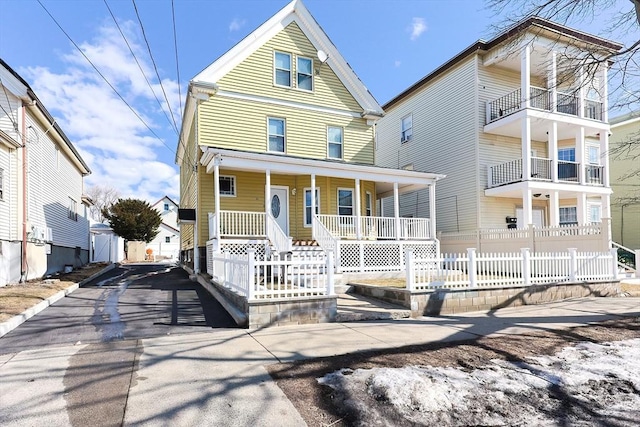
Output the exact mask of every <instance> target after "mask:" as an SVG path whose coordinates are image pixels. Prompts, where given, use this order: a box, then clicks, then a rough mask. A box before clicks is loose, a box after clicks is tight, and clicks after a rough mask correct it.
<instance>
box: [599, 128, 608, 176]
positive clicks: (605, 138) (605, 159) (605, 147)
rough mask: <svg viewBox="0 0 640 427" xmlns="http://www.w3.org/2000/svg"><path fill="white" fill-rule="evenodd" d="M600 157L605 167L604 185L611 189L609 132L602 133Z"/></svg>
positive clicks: (603, 174) (603, 173)
mask: <svg viewBox="0 0 640 427" xmlns="http://www.w3.org/2000/svg"><path fill="white" fill-rule="evenodd" d="M600 156H601V158H602V161H601V162H600V164H602V165H603V168H602V169H603V170H602V184H603V185H604V186H605V187H609V131H600Z"/></svg>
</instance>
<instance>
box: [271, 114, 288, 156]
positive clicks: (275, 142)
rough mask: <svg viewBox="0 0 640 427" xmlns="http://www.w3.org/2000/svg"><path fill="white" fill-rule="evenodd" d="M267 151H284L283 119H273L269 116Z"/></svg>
mask: <svg viewBox="0 0 640 427" xmlns="http://www.w3.org/2000/svg"><path fill="white" fill-rule="evenodd" d="M268 128H269V129H268V132H269V151H275V152H277V153H284V149H285V141H284V139H285V138H284V131H285V123H284V119H275V118H272V117H269V126H268Z"/></svg>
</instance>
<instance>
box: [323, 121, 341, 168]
mask: <svg viewBox="0 0 640 427" xmlns="http://www.w3.org/2000/svg"><path fill="white" fill-rule="evenodd" d="M330 129H340V157H333V156H332V155H331V146H332V145H334V146H335V145H338V143H337V142H335V141H331V140H329V130H330ZM327 158H328V159H338V160H342V159H344V127H342V126H327Z"/></svg>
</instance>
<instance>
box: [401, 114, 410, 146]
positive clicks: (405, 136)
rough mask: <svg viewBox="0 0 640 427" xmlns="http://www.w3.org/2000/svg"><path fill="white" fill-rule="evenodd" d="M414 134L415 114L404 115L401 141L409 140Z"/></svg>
mask: <svg viewBox="0 0 640 427" xmlns="http://www.w3.org/2000/svg"><path fill="white" fill-rule="evenodd" d="M412 136H413V116H412V115H411V114H409V115H407V116H404V117H403V118H402V121H401V124H400V142H409V141H411V138H412Z"/></svg>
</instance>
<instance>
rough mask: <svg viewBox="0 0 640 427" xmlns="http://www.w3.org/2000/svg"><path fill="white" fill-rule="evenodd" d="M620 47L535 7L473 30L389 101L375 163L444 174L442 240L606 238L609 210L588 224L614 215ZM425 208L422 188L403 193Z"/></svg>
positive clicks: (453, 244) (410, 208)
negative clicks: (480, 36)
mask: <svg viewBox="0 0 640 427" xmlns="http://www.w3.org/2000/svg"><path fill="white" fill-rule="evenodd" d="M621 48H622V45H620V44H618V43H616V42H612V41H609V40H605V39H602V38H600V37H596V36H593V35H590V34H586V33H583V32H581V31H577V30H574V29H571V28H568V27H565V26H562V25H559V24H556V23H553V22H550V21H547V20H543V19H540V18H537V17H533V18H530V19H527V20H525V21H523V22H521V23H519V24H518V25H516V26H515V27H513V28H512V29H510V30H509V31H506V32H504V33H502V34H499V35H497V36H496V37H495V38H493V39H491V40H490V41H488V42H487V41H478V42H476V43H474V44H472V45H471V46H469V47H468V48H467V49H465V50H464V51H462V52H460V53H459V54H458V55H456V56H455V57H453V58H452V59H451V60H449V61H448V62H446V63H445V64H443V65H442V66H440V67H438V68H437V69H436V70H434V71H433V72H431V73H430V74H428V75H426V76H425V77H424V78H422V79H421V80H420V81H418V82H417V83H415V84H414V85H412V86H411V87H409V88H408V89H406V90H405V91H403V92H402V93H400V94H399V95H397V96H396V97H394V98H393V99H391V100H390V101H389V102H387V103H386V104H385V105H384V106H383V108H384V110H385V117H384V118H382V119H381V120H380V121H379V122H378V124H377V126H376V133H377V150H376V164H378V165H380V166H386V167H399V168H405V169H410V170H419V171H426V170H428V171H435V172H439V173H444V174H446V175H447V179H446V180H443V182H442V184H440V185H439V188H438V198H437V199H436V201H437V216H438V231H441V232H443V234H442V238H441V244H442V248H443V251H445V250H454V249H455V250H464V246H465V245H468V244H473V245H474V247H478V246H480V247H481V249H482V250H489V249H491V250H511V251H512V250H519V247H520V245H522V244H527V245H528V246H529V247H530V246H531V245H533V246H535V249H536V250H543V249H544V250H554V248H558V247H559V245H562V246H564V245H565V244H567V245H569V246H568V247H577V248H582V249H584V250H586V249H589V248H590V249H594V250H595V249H598V250H600V249H603V250H604V249H606V247H608V245H609V239H610V238H609V231H608V227H607V222H606V221H605V222H604V223H603V224H602V225H601V226H600V225H597V224H595V225H592V224H594V223H599V222H600V221H601V219H603V218H607V219H608V218H609V217H610V209H609V206H610V197H611V188H610V185H609V159H608V154H609V140H608V132H609V123H608V117H607V69H608V65H609V64H608V61H607V57H608V56H609V55H610V54H611V53H613V52H616V51H618V50H620V49H621ZM594 61H595V62H594ZM428 209H429V199H428V197H426V195H425V194H424V193H421V192H417V193H415V194H411V195H407V196H405V197H404V198H402V200H401V212H402V214H403V215H421V214H422V213H423V212H426V211H427V210H428ZM607 221H608V220H607ZM560 226H562V228H563V230H562V231H559V230H558V229H559V227H560ZM534 227H535V228H536V229H537V230H535V231H534ZM510 229H515V230H510ZM518 229H520V230H518ZM523 229H528V231H525V230H523ZM488 230H492V231H488ZM507 230H510V232H508V233H502V232H501V231H507ZM544 230H547V231H544ZM450 233H455V234H450ZM544 233H546V234H544ZM465 236H466V237H465ZM515 236H520V237H522V239H523V240H511V242H512V243H513V245H509V244H508V242H509V241H510V240H509V238H510V237H515ZM467 237H468V239H467ZM574 237H575V239H574ZM485 239H488V240H492V241H493V244H492V245H486V244H485V245H484V246H483V244H482V243H483V242H482V241H483V240H485ZM505 239H507V240H506V242H505ZM545 239H546V240H545ZM578 240H582V242H580V241H578ZM545 241H546V242H547V243H544V242H545ZM536 242H537V243H536ZM485 243H486V242H485ZM476 245H477V246H476ZM511 246H513V247H511ZM596 246H597V247H596ZM600 246H602V247H600ZM564 247H565V248H566V247H567V246H564Z"/></svg>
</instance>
